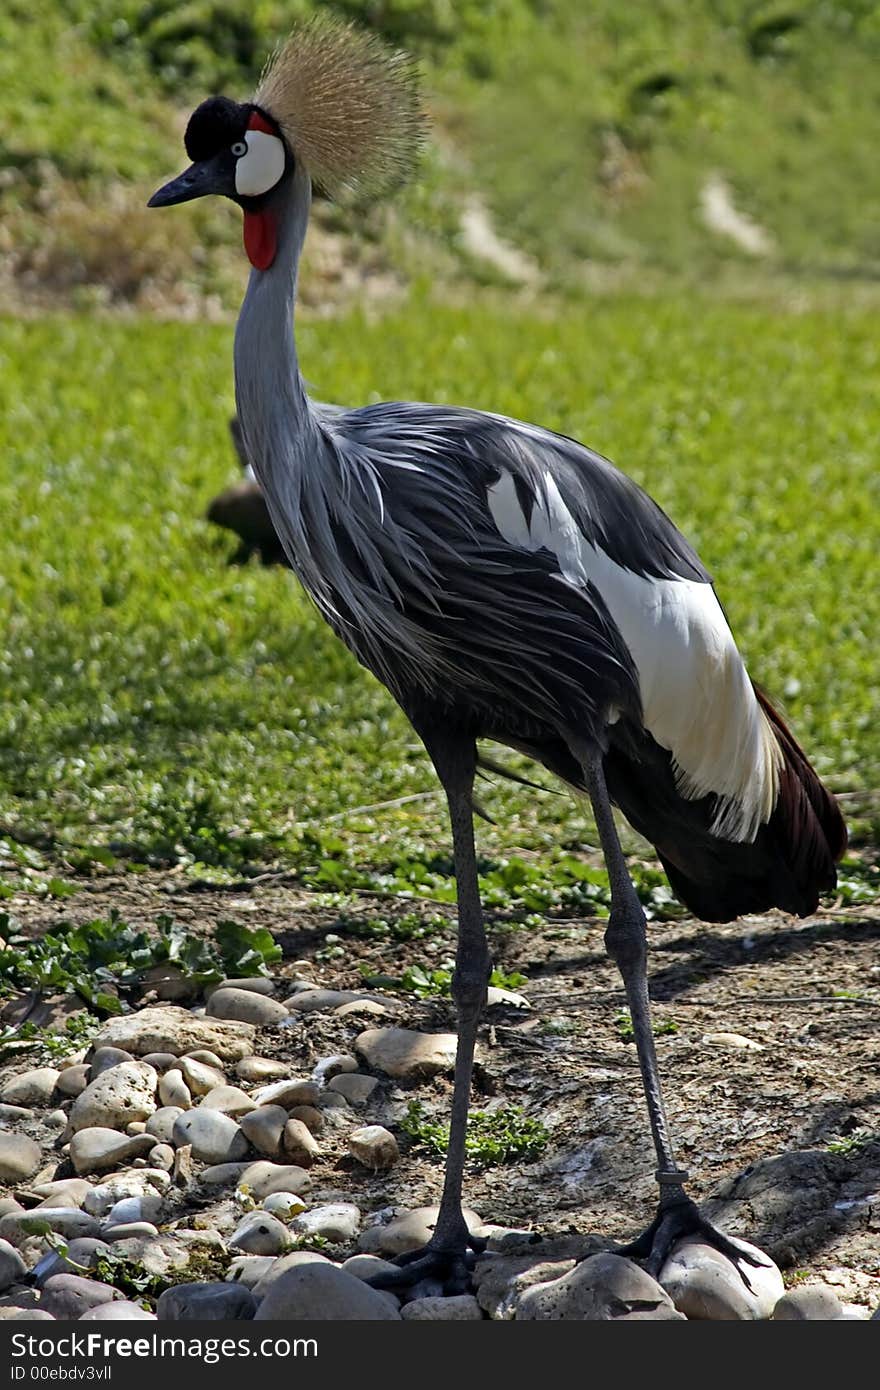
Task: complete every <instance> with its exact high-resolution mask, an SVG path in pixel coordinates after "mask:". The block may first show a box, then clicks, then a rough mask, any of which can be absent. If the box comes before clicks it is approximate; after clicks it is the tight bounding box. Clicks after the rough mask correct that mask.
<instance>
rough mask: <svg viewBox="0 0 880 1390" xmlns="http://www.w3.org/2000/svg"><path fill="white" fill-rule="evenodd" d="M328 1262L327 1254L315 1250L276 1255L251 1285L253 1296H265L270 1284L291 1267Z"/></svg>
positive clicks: (286, 1272) (291, 1268)
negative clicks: (264, 1271)
mask: <svg viewBox="0 0 880 1390" xmlns="http://www.w3.org/2000/svg"><path fill="white" fill-rule="evenodd" d="M330 1263H331V1261H330V1260H328V1259H327V1256H326V1255H320V1254H319V1253H318V1251H317V1250H294V1251H293V1253H292V1254H290V1255H276V1257H275V1259H273V1260H272V1264H271V1268H269V1269H267V1270H266V1273H265V1274H264V1275H263V1276H262V1277H261V1278H260V1279H258V1280H257V1282H256V1284H254V1285H253V1290H254V1297H255V1298H265V1297H266V1294H267V1293H268V1292H269V1290H270V1289H271V1288H272V1285H273V1284H274V1283H275V1282H276V1281H277V1280H278V1279H280V1278H281V1276H282V1275H284V1274H288V1273H289V1272H290V1271H291V1270H293V1269H300V1268H301V1267H302V1266H303V1265H313V1264H320V1265H329V1264H330Z"/></svg>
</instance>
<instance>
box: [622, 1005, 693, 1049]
mask: <svg viewBox="0 0 880 1390" xmlns="http://www.w3.org/2000/svg"><path fill="white" fill-rule="evenodd" d="M614 1023H615V1026H616V1028H617V1033H618V1037H619V1038H620V1039H621V1041H622V1042H635V1036H636V1035H635V1031H634V1029H633V1025H632V1018H631V1016H630V1012H629V1009H624V1011H623V1013H621V1014H618V1015H617V1017H616V1019H615V1020H614ZM651 1032H652V1033H653V1034H654V1037H655V1038H662V1037H663V1036H664V1035H665V1034H667V1033H677V1032H678V1024H677V1023H676V1022H675V1019H674V1018H655V1019H654V1020H653V1021H652V1023H651Z"/></svg>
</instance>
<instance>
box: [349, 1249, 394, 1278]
mask: <svg viewBox="0 0 880 1390" xmlns="http://www.w3.org/2000/svg"><path fill="white" fill-rule="evenodd" d="M339 1267H340V1269H344V1270H345V1272H346V1274H353V1275H354V1277H355V1279H363V1280H365V1281H366V1282H369V1281H370V1279H372V1278H373V1277H374V1276H375V1275H377V1274H396V1273H397V1271H398V1269H399V1268H400V1266H399V1265H396V1264H393V1263H392V1261H391V1260H383V1259H382V1258H381V1256H379V1255H364V1254H359V1255H349V1257H348V1259H347V1260H343V1261H342V1264H341V1265H340V1266H339Z"/></svg>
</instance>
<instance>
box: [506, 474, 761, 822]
mask: <svg viewBox="0 0 880 1390" xmlns="http://www.w3.org/2000/svg"><path fill="white" fill-rule="evenodd" d="M544 487H545V493H544V496H543V497H539V498H537V499H536V501H535V504H534V507H533V510H532V516H531V519H530V521H527V520H526V517H525V514H524V512H523V510H522V507H521V506H520V505H519V499H518V498H517V495H516V487H515V484H514V479H513V475H512V474H510V473H502V474H501V477H500V478H499V480H498V481H497V482H496V483H493V484H492V486H491V487H490V488H489V489H488V497H487V500H488V504H489V510H490V512H491V514H492V518H493V520H494V522H495V525H496V526H497V527H498V530H499V531H500V533H501V535H502V536H503V537H504V538H505V540H507V541H508V542H509V543H510V544H511V545H516V546H519V547H521V548H522V549H524V550H541V549H546V550H549V551H550V552H551V553H552V554H553V555H555V556H556V558H557V561H558V563H559V568H560V572H561V574H562V575H563V577H564V578H565V579H566V580H567V581H568V582H569V583H571V584H577V585H586V584H587V583H591V584H593V585H594V586H595V588H596V589H597V590H598V592H599V593H600V594H601V596H602V598H603V600H604V602H605V604H606V606H607V608H608V611H609V613H610V614H611V617H612V618H613V619H614V622H615V623H616V625H617V627H618V629H619V630H620V633H621V636H622V637H623V640H624V642H625V643H626V645H627V647H628V648H629V651H630V654H631V655H632V659H633V662H634V664H635V667H636V671H637V673H638V677H639V687H640V690H641V697H642V710H643V714H644V719H645V727H646V729H647V730H648V731H649V733H650V734H651V735H652V736H653V738H655V739H656V741H657V742H658V743H659V744H660V745H661V747H663V748H667V749H668V750H669V751H670V753H671V754H672V758H673V766H674V768H675V774H676V782H677V785H678V789H679V791H680V792H681V794H682V796H684V797H687V798H688V799H691V800H696V799H697V798H699V797H702V796H706V795H707V794H709V793H714V794H715V795H716V796H717V797H718V798H719V802H718V810H717V811H716V814H715V819H714V821H713V824H712V830H713V832H714V833H715V834H716V835H718V836H720V837H723V838H724V839H728V840H741V841H746V842H749V841H752V840H754V838H755V836H756V835H757V833H758V830H759V828H760V826H761V825H762V824H764V823H765V822H766V821H767V820H769V818H770V815H771V813H772V811H773V807H774V806H775V804H776V796H777V791H778V781H779V767H780V764H781V754H780V751H779V747H778V744H777V742H776V739H775V737H774V735H773V732H772V730H771V728H770V726H769V724H768V723H767V720H766V718H765V717H764V714H763V712H762V710H761V707H760V705H759V704H758V701H757V699H756V697H755V693H754V690H753V689H752V685H751V681H750V680H749V677H748V675H747V673H746V668H745V665H744V663H743V660H742V657H741V656H740V654H739V652H738V651H737V648H736V643H735V642H734V640H733V635H732V633H731V631H730V628H729V627H728V625H727V620H726V619H725V617H724V614H723V612H722V610H721V605H720V603H719V602H718V599H717V598H716V596H715V591H714V589H713V588H712V586H711V584H703V583H699V582H698V581H697V580H693V579H652V578H650V577H644V576H642V575H639V574H636V573H634V572H633V571H632V570H627V569H624V568H623V566H622V565H618V564H616V563H615V561H614V560H612V559H610V558H609V556H608V555H606V554H605V552H604V550H602V549H601V548H600V547H599V546H595V545H593V544H591V543H590V542H589V541H588V540H587V539H586V537H585V536H584V534H583V532H582V531H581V529H580V527H579V526H578V524H577V521H576V520H575V518H574V517H573V516H572V514H571V512H570V511H569V510H568V508H567V507H566V505H565V502H564V501H563V499H562V497H561V495H560V492H559V489H558V488H557V486H556V483H555V481H554V479H553V477H552V475H551V474H550V473H549V472H548V473H545V475H544Z"/></svg>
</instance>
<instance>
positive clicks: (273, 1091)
mask: <svg viewBox="0 0 880 1390" xmlns="http://www.w3.org/2000/svg"><path fill="white" fill-rule="evenodd" d="M320 1094H321V1091H320V1088H319V1087H318V1086H316V1085H315V1083H314V1081H298V1080H291V1079H288V1080H287V1081H275V1082H272V1083H271V1084H270V1085H268V1086H261V1087H260V1089H259V1091H255V1092H254V1097H253V1098H254V1101H255V1102H256V1104H257V1105H280V1106H282V1107H283V1108H284V1109H285V1110H292V1109H293V1107H294V1106H295V1105H316V1104H317V1102H318V1099H319V1097H320Z"/></svg>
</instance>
